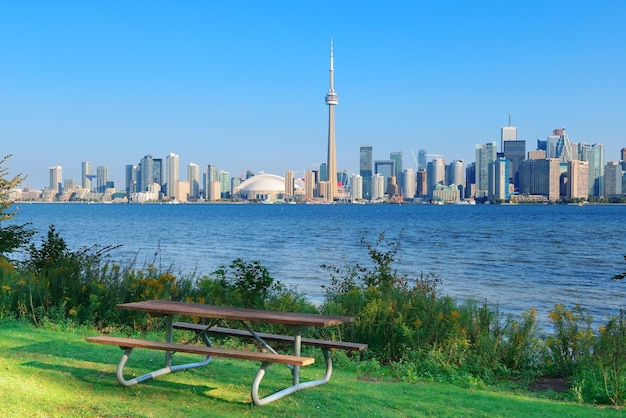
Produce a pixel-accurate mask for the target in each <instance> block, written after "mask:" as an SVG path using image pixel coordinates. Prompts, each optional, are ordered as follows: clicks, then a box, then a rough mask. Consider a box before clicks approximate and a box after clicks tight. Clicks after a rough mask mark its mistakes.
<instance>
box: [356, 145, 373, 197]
mask: <svg viewBox="0 0 626 418" xmlns="http://www.w3.org/2000/svg"><path fill="white" fill-rule="evenodd" d="M359 174H360V175H361V177H362V179H363V196H362V198H363V199H367V200H369V199H371V198H372V175H373V174H374V151H373V148H372V146H371V145H361V149H360V150H359Z"/></svg>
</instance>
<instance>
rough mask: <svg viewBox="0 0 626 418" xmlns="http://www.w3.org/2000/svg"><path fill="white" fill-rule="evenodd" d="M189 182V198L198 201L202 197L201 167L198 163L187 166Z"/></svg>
mask: <svg viewBox="0 0 626 418" xmlns="http://www.w3.org/2000/svg"><path fill="white" fill-rule="evenodd" d="M187 181H188V182H189V197H191V198H192V199H197V198H199V197H200V166H199V165H198V164H196V163H189V165H188V166H187Z"/></svg>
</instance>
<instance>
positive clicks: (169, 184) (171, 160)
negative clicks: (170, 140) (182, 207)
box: [165, 152, 180, 199]
mask: <svg viewBox="0 0 626 418" xmlns="http://www.w3.org/2000/svg"><path fill="white" fill-rule="evenodd" d="M165 161H166V165H167V173H166V176H167V180H166V182H165V184H166V188H165V195H166V196H167V197H169V198H170V199H176V185H177V183H178V181H179V180H180V170H179V167H178V165H179V157H178V155H176V154H174V153H173V152H171V153H170V154H168V156H167V158H166V160H165Z"/></svg>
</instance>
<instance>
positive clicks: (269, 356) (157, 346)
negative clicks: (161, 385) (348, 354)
mask: <svg viewBox="0 0 626 418" xmlns="http://www.w3.org/2000/svg"><path fill="white" fill-rule="evenodd" d="M87 341H88V342H90V343H98V344H109V345H116V346H118V347H120V348H147V349H151V350H162V351H172V352H184V353H194V354H203V355H206V356H215V357H230V358H236V359H243V360H252V361H260V362H262V363H281V364H290V365H293V366H308V365H310V364H313V363H314V362H315V359H313V358H312V357H299V356H292V355H284V354H273V353H264V352H259V351H246V350H227V349H223V348H215V347H206V346H199V345H190V344H175V343H165V342H156V341H147V340H138V339H134V338H123V337H110V336H106V335H102V336H97V337H88V338H87Z"/></svg>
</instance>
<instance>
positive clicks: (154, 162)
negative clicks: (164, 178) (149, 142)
mask: <svg viewBox="0 0 626 418" xmlns="http://www.w3.org/2000/svg"><path fill="white" fill-rule="evenodd" d="M161 161H162V160H161V159H157V158H152V155H150V154H148V155H146V156H144V157H143V158H142V159H141V161H140V162H139V175H138V180H137V181H138V184H139V185H140V187H139V189H140V190H139V191H141V192H147V191H149V190H151V189H153V188H151V186H152V185H153V184H155V183H156V184H158V185H159V187H161V186H162V183H160V180H161V165H160V162H161Z"/></svg>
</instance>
